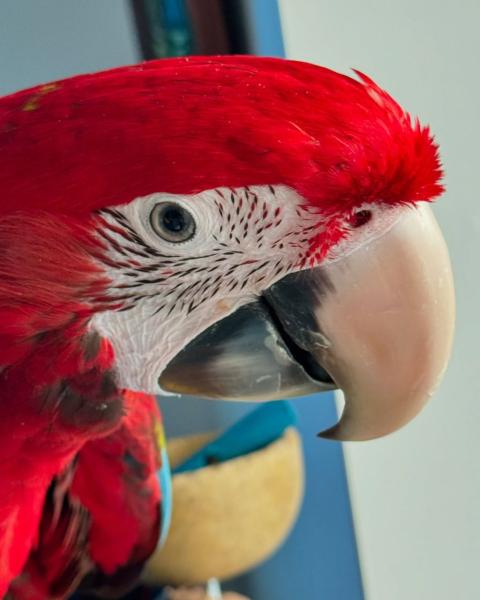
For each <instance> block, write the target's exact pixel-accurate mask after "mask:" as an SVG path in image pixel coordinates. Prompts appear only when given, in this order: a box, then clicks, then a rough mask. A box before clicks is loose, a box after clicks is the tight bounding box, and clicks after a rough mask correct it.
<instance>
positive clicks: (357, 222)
mask: <svg viewBox="0 0 480 600" xmlns="http://www.w3.org/2000/svg"><path fill="white" fill-rule="evenodd" d="M371 218H372V212H371V211H370V210H359V211H357V212H356V213H353V215H352V217H351V219H350V225H351V226H352V227H353V228H355V229H357V228H358V227H362V226H363V225H366V224H367V223H368V222H369V221H370V220H371Z"/></svg>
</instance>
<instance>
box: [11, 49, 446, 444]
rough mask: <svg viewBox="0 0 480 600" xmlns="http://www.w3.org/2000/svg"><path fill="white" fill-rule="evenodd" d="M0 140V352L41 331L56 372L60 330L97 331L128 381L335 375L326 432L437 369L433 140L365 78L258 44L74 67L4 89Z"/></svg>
mask: <svg viewBox="0 0 480 600" xmlns="http://www.w3.org/2000/svg"><path fill="white" fill-rule="evenodd" d="M0 153H1V157H2V159H1V163H0V189H1V190H2V200H1V207H0V244H1V246H2V253H3V256H4V259H3V264H2V265H0V279H1V280H2V284H1V287H0V323H1V326H0V342H1V343H0V362H2V363H3V364H10V363H12V362H14V361H18V360H22V357H23V356H24V355H25V354H26V353H28V352H32V351H33V350H34V349H35V348H36V347H37V345H38V344H39V343H40V340H42V339H45V336H47V337H48V336H49V337H48V339H49V340H53V341H51V346H50V349H49V351H51V353H52V360H58V361H60V362H61V363H62V365H63V367H65V365H66V364H68V359H67V358H66V357H68V355H69V349H68V347H67V346H66V345H65V344H66V342H65V339H68V344H70V345H71V344H74V343H77V342H79V340H82V339H85V336H87V335H88V336H90V338H89V339H91V336H92V335H94V336H97V337H98V338H99V339H101V340H102V343H108V344H109V345H111V349H112V351H113V353H114V357H115V358H114V364H115V377H116V381H117V385H118V386H120V387H123V388H128V389H132V390H138V391H142V392H148V393H154V394H172V393H173V394H188V395H196V396H201V397H205V398H220V399H233V400H260V401H265V400H272V399H278V398H284V397H294V396H298V395H305V394H313V393H316V392H319V391H322V390H329V389H334V388H340V389H342V390H343V391H344V393H345V402H346V404H345V409H344V412H343V415H342V417H341V419H340V421H339V423H338V424H337V425H335V426H334V427H333V428H332V429H331V430H329V431H328V432H325V434H324V435H325V436H327V437H330V438H335V439H352V440H362V439H370V438H374V437H378V436H381V435H385V434H387V433H390V432H392V431H395V430H396V429H398V428H399V427H401V426H403V425H404V424H405V423H407V422H408V421H409V420H410V419H411V418H413V416H415V415H416V414H417V413H418V411H419V410H420V408H421V407H422V406H423V404H424V403H425V402H426V401H427V400H428V398H429V397H430V396H431V395H432V393H433V391H434V390H435V388H436V386H437V385H438V382H439V380H440V378H441V376H442V374H443V371H444V369H445V367H446V362H447V359H448V355H449V351H450V345H451V339H452V331H453V312H454V308H453V286H452V278H451V272H450V264H449V259H448V253H447V250H446V246H445V243H444V241H443V238H442V235H441V233H440V231H439V228H438V226H437V224H436V222H435V219H434V217H433V214H432V212H431V210H430V208H429V206H428V203H429V202H430V201H432V200H433V199H435V198H436V197H437V196H438V195H439V194H440V193H441V191H442V186H441V184H440V183H439V180H440V178H441V168H440V163H439V158H438V154H437V147H436V145H435V143H434V142H433V140H432V137H431V135H430V133H429V130H428V128H425V127H422V126H421V125H420V124H419V123H418V122H414V121H412V120H411V118H410V117H409V115H408V114H407V113H405V112H404V111H403V109H402V108H400V106H399V105H398V104H397V103H396V102H395V101H394V100H393V99H392V98H391V97H390V96H389V95H388V94H387V93H385V92H384V91H383V90H381V89H380V88H379V87H378V86H377V85H376V84H375V83H374V82H372V81H371V80H370V79H368V78H367V77H365V76H364V75H362V74H358V80H356V79H352V78H350V77H347V76H344V75H340V74H338V73H335V72H332V71H330V70H328V69H325V68H321V67H318V66H314V65H310V64H306V63H300V62H294V61H287V60H280V59H264V58H257V57H216V58H203V57H195V58H181V59H168V60H161V61H153V62H151V63H146V64H143V65H138V66H133V67H124V68H120V69H115V70H111V71H106V72H104V73H98V74H93V75H82V76H79V77H75V78H72V79H68V80H64V81H60V82H56V83H53V84H49V85H44V86H39V87H36V88H33V89H30V90H26V91H22V92H19V93H16V94H13V95H11V96H8V97H6V98H3V99H2V100H1V101H0ZM60 339H61V340H62V341H61V342H60V341H58V342H57V341H56V340H60ZM57 343H58V346H56V345H55V344H57ZM62 361H63V362H62ZM63 367H62V368H63ZM65 368H66V367H65Z"/></svg>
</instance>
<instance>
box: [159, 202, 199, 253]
mask: <svg viewBox="0 0 480 600" xmlns="http://www.w3.org/2000/svg"><path fill="white" fill-rule="evenodd" d="M150 224H151V226H152V228H153V230H154V231H155V233H156V234H157V235H159V236H160V237H161V238H163V239H164V240H166V241H167V242H173V243H180V242H186V241H188V240H190V239H191V238H192V237H193V236H194V235H195V221H194V220H193V217H192V215H191V214H190V213H189V212H188V211H187V210H185V209H184V208H183V207H182V206H179V205H178V204H174V203H173V202H161V203H160V204H156V205H155V206H154V207H153V210H152V212H151V213H150Z"/></svg>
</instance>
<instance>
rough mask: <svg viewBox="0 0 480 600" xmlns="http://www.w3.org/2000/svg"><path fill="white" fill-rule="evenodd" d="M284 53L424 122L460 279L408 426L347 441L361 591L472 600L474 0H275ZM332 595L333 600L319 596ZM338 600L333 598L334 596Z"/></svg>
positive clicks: (477, 213)
mask: <svg viewBox="0 0 480 600" xmlns="http://www.w3.org/2000/svg"><path fill="white" fill-rule="evenodd" d="M280 6H281V14H282V24H283V29H284V34H285V42H286V50H287V55H288V56H289V57H291V58H298V59H306V60H309V61H312V62H316V63H320V64H324V65H326V66H329V67H331V68H334V69H337V70H340V71H343V72H347V71H348V69H349V68H350V67H357V68H359V69H360V70H363V71H365V72H366V73H367V74H369V75H371V76H372V77H373V78H374V79H376V80H377V81H378V82H379V83H380V84H381V85H382V86H383V87H385V88H386V89H387V90H389V91H390V92H391V93H392V94H393V95H394V97H396V98H397V99H398V100H399V101H400V102H401V103H402V104H403V105H404V106H405V107H406V108H407V109H408V110H410V111H411V112H412V113H414V114H418V115H419V116H420V117H421V119H422V121H424V122H428V123H430V124H431V126H432V129H433V131H434V132H435V134H436V136H437V139H438V140H439V142H440V144H441V150H442V156H443V160H444V165H445V169H446V184H447V188H448V191H447V193H446V195H445V196H444V197H443V198H442V199H441V200H440V202H439V204H438V206H437V207H436V213H437V216H438V218H439V221H440V224H441V226H442V228H443V230H444V233H445V236H446V239H447V243H448V245H449V247H450V251H451V255H452V260H453V266H454V271H455V277H456V287H457V301H458V324H457V335H456V342H455V348H454V354H453V358H452V362H451V365H450V368H449V371H448V373H447V376H446V379H445V381H444V384H443V385H442V387H441V389H440V390H439V392H438V393H437V395H436V397H435V399H434V400H433V401H432V402H431V404H430V405H429V406H428V407H427V408H426V410H425V411H424V412H423V413H422V414H421V415H420V417H418V418H417V419H416V421H415V422H414V423H412V424H411V425H410V426H408V427H407V428H406V429H404V430H403V431H401V432H399V433H397V434H395V435H393V436H391V437H389V438H387V439H385V440H381V441H377V442H371V443H367V444H360V445H347V446H346V457H347V465H348V474H349V481H350V490H351V497H352V503H353V510H354V515H355V525H356V531H357V538H358V542H359V550H360V558H361V566H362V572H363V578H364V584H365V591H366V597H367V599H368V600H417V599H418V600H452V598H455V599H456V600H476V599H477V598H480V575H479V573H478V571H479V561H480V464H479V463H480V434H479V429H480V376H479V374H480V360H479V358H480V357H479V351H478V347H479V343H480V327H479V310H480V283H479V279H478V278H479V275H480V269H479V267H478V261H479V257H480V236H479V232H480V198H479V192H478V174H479V173H480V166H479V160H480V116H479V112H480V69H479V58H480V34H479V24H480V2H478V0H460V1H459V0H402V1H401V2H399V1H398V0H361V1H358V0H330V1H328V2H327V1H326V0H280ZM328 600H330V599H328ZM332 600H336V599H332Z"/></svg>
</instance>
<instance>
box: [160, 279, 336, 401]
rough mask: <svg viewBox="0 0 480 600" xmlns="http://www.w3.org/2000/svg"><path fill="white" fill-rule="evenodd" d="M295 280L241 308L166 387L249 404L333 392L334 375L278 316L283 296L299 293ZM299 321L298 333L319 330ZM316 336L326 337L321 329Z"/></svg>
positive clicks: (182, 358)
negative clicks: (312, 329)
mask: <svg viewBox="0 0 480 600" xmlns="http://www.w3.org/2000/svg"><path fill="white" fill-rule="evenodd" d="M290 277H291V276H289V277H287V278H286V279H285V281H283V282H282V284H281V289H278V290H277V289H276V287H275V286H273V287H272V288H271V290H269V291H268V292H267V293H266V294H265V295H264V296H262V297H260V298H258V299H257V300H255V301H254V302H251V303H250V304H247V305H245V306H243V307H241V308H239V309H237V310H236V311H235V312H234V313H232V314H231V315H229V316H228V317H226V318H224V319H222V320H221V321H219V322H218V323H215V324H214V325H212V326H211V327H209V328H208V329H207V330H205V331H204V332H202V333H201V334H200V335H199V336H197V337H196V338H195V339H194V340H193V341H191V342H190V343H189V344H188V345H187V346H186V347H185V348H184V349H183V350H182V351H181V352H180V353H179V354H178V355H177V356H176V357H175V358H174V359H173V360H172V361H171V362H170V363H169V364H168V366H167V367H166V369H165V370H164V371H163V373H162V374H161V376H160V379H159V383H160V386H161V388H162V389H163V390H165V391H166V392H172V393H176V394H187V395H194V396H200V397H203V398H219V399H223V400H249V401H266V400H277V399H280V398H289V397H294V396H301V395H305V394H311V393H314V392H321V391H325V390H331V389H333V388H334V387H335V385H334V384H333V381H332V379H331V378H330V376H329V374H328V373H327V372H326V371H325V370H324V369H323V368H322V366H321V365H320V364H319V363H318V361H317V360H315V359H314V358H313V356H312V355H311V354H310V353H309V352H308V350H306V348H305V345H304V344H301V345H300V344H298V343H297V341H296V339H294V338H293V337H292V336H291V335H290V333H289V331H290V330H291V328H290V326H289V325H290V321H288V319H287V321H284V319H283V316H282V317H280V316H279V314H278V313H277V305H278V303H277V302H276V300H275V298H276V296H277V295H278V294H280V295H281V296H282V297H284V298H288V297H291V298H292V299H293V297H294V296H293V294H294V291H295V293H298V287H296V281H295V280H290ZM276 285H277V286H278V285H279V284H276ZM290 288H291V292H289V289H290ZM278 308H279V309H280V306H279V305H278ZM294 321H295V322H294V323H291V325H292V327H293V328H294V329H295V330H296V331H306V330H307V329H308V328H309V327H311V326H313V325H314V324H313V322H312V321H310V322H309V323H306V322H303V317H302V315H299V318H298V319H297V318H295V319H294ZM316 333H317V334H318V335H321V333H320V332H318V329H316ZM314 334H315V331H314V332H313V333H312V335H314Z"/></svg>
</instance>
